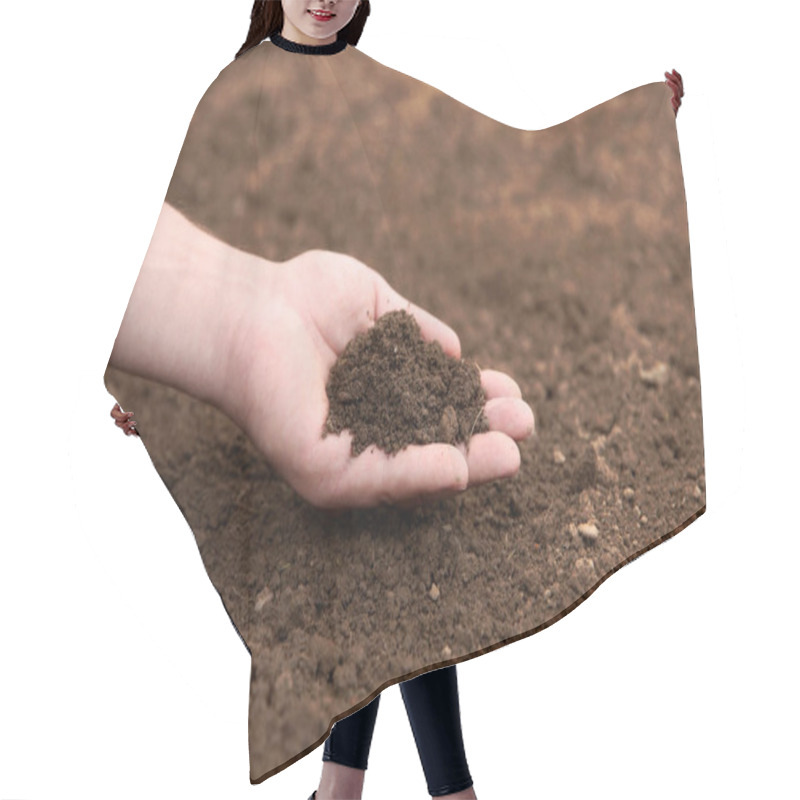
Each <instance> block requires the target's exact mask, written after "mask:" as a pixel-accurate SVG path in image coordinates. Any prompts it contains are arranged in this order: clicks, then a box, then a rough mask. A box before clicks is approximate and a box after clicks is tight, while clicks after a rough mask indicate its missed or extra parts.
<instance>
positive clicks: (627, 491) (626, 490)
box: [622, 486, 636, 503]
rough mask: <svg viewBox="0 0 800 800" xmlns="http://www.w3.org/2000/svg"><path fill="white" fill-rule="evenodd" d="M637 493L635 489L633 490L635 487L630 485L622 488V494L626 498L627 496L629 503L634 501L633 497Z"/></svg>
mask: <svg viewBox="0 0 800 800" xmlns="http://www.w3.org/2000/svg"><path fill="white" fill-rule="evenodd" d="M635 495H636V492H634V491H633V489H631V487H630V486H626V487H625V488H624V489H623V490H622V496H623V497H624V498H625V499H626V500H627V501H628V502H629V503H632V502H633V498H634V497H635Z"/></svg>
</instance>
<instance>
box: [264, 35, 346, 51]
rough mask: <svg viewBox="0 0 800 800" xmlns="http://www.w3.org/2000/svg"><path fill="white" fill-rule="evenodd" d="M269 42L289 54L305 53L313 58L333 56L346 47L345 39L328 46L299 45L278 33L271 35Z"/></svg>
mask: <svg viewBox="0 0 800 800" xmlns="http://www.w3.org/2000/svg"><path fill="white" fill-rule="evenodd" d="M269 40H270V41H271V42H272V43H273V44H274V45H276V46H277V47H280V48H281V49H282V50H288V51H289V52H290V53H305V54H306V55H313V56H317V55H319V56H327V55H333V54H334V53H340V52H341V51H342V50H344V49H345V47H347V40H346V39H337V40H336V41H335V42H330V43H329V44H300V43H299V42H293V41H292V40H291V39H287V38H286V37H285V36H281V35H280V33H273V34H272V36H270V37H269Z"/></svg>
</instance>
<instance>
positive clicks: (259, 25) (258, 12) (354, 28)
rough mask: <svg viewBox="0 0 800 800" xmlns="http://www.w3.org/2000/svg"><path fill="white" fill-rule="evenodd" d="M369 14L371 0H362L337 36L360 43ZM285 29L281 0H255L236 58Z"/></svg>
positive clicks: (353, 42)
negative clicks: (248, 24) (246, 31)
mask: <svg viewBox="0 0 800 800" xmlns="http://www.w3.org/2000/svg"><path fill="white" fill-rule="evenodd" d="M368 16H369V0H361V2H360V3H359V4H358V7H357V8H356V13H355V14H354V15H353V18H352V19H351V20H350V22H348V23H347V25H345V26H344V28H342V29H341V30H340V31H339V33H338V34H337V36H336V38H337V40H338V39H346V40H347V43H348V44H351V45H356V44H358V40H359V38H361V31H363V30H364V24H365V23H366V21H367V17H368ZM282 30H283V6H282V5H281V3H280V0H255V2H254V3H253V10H252V11H251V12H250V30H249V31H248V33H247V38H246V39H245V40H244V44H243V45H242V46H241V47H240V48H239V52H238V53H237V54H236V56H235V58H239V56H240V55H242V54H243V53H246V52H247V51H248V50H249V49H250V48H251V47H255V46H256V45H257V44H260V43H261V42H263V41H264V39H266V38H267V37H268V36H272V35H273V34H274V33H280V32H281V31H282Z"/></svg>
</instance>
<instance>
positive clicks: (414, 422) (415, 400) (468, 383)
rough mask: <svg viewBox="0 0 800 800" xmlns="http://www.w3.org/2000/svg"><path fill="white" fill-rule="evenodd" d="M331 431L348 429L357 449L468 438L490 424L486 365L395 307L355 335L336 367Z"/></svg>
mask: <svg viewBox="0 0 800 800" xmlns="http://www.w3.org/2000/svg"><path fill="white" fill-rule="evenodd" d="M326 388H327V392H328V400H329V401H330V411H329V413H328V419H327V423H326V430H325V435H327V434H328V433H337V434H338V433H341V432H342V431H344V430H349V431H350V432H351V433H352V434H353V444H352V448H351V452H352V454H353V456H357V455H358V454H359V453H361V452H363V451H364V450H365V449H366V448H367V447H369V446H370V445H372V444H375V445H377V446H378V447H379V448H380V449H381V450H384V451H385V452H387V453H389V454H393V453H397V452H399V451H400V450H402V449H403V448H405V447H407V446H408V445H410V444H432V443H434V442H444V443H446V444H457V443H460V442H463V443H467V442H469V439H470V437H471V436H472V435H473V434H475V433H483V432H484V431H488V430H489V422H488V420H487V419H486V415H485V414H484V413H483V406H484V404H485V403H486V396H485V395H484V392H483V388H482V386H481V377H480V369H479V368H478V365H477V364H475V363H474V362H470V361H465V360H463V359H456V358H451V357H450V356H448V355H447V354H446V353H445V352H444V350H443V349H442V346H441V345H440V344H439V343H438V342H426V341H425V340H424V339H423V338H422V331H421V330H420V327H419V325H418V323H417V321H416V320H415V319H414V317H412V316H411V314H409V313H408V312H406V311H391V312H389V313H388V314H384V315H383V316H382V317H380V318H379V319H378V320H377V321H376V323H375V325H373V326H372V327H371V328H370V329H369V330H368V331H365V332H364V333H361V334H359V335H358V336H356V337H355V338H354V339H352V340H351V341H350V342H349V344H348V345H347V347H346V348H345V349H344V352H343V353H342V354H341V355H340V356H339V358H338V360H337V361H336V363H335V364H334V365H333V367H332V368H331V372H330V376H329V378H328V385H327V387H326Z"/></svg>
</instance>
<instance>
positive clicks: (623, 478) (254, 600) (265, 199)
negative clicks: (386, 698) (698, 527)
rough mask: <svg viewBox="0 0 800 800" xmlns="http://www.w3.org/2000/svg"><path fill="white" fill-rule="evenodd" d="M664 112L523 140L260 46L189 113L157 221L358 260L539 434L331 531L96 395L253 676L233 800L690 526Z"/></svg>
mask: <svg viewBox="0 0 800 800" xmlns="http://www.w3.org/2000/svg"><path fill="white" fill-rule="evenodd" d="M669 97H670V93H669V90H668V89H667V88H666V87H665V86H664V85H663V84H651V85H648V86H644V87H641V88H639V89H635V90H633V91H632V92H628V93H626V94H624V95H621V96H620V97H618V98H616V99H614V100H612V101H609V102H608V103H605V104H603V105H601V106H598V107H596V108H594V109H591V110H589V111H587V112H586V113H584V114H582V115H580V116H579V117H576V118H575V119H573V120H569V121H567V122H565V123H563V124H561V125H558V126H555V127H553V128H549V129H547V130H545V131H539V132H527V131H520V130H518V129H515V128H510V127H507V126H505V125H502V124H501V123H499V122H496V121H494V120H491V119H489V118H487V117H485V116H483V115H481V114H479V113H478V112H476V111H474V110H471V109H469V108H468V107H466V106H463V105H461V104H460V103H458V102H456V101H455V100H452V99H451V98H448V97H447V96H446V95H443V94H442V93H440V92H438V91H437V90H435V89H432V88H431V87H428V86H426V85H425V84H422V83H420V82H418V81H416V80H413V79H411V78H409V77H407V76H405V75H402V74H401V73H397V72H393V71H392V70H389V69H387V68H385V67H382V66H381V65H379V64H377V62H374V61H372V60H371V59H370V58H368V57H367V56H366V55H364V54H362V53H360V52H358V51H355V50H353V49H352V48H348V49H347V50H346V51H344V52H343V53H340V54H337V55H335V56H324V57H323V56H305V55H299V54H296V53H289V52H286V51H283V50H279V49H278V48H276V47H275V46H274V45H272V44H271V43H270V42H264V43H262V44H261V45H259V46H258V47H257V48H255V49H254V50H253V51H251V52H250V53H248V54H247V55H246V56H244V57H242V58H241V59H239V60H238V61H237V62H234V63H233V64H232V65H231V66H230V67H228V68H227V69H226V70H225V71H223V73H221V74H220V77H219V78H218V79H217V81H216V82H215V83H214V84H213V85H212V87H211V88H210V89H209V91H208V92H207V94H206V95H205V97H204V98H203V100H202V101H201V103H200V105H199V107H198V111H197V113H196V114H195V116H194V118H193V120H192V123H191V126H190V130H189V134H188V136H187V140H186V142H185V144H184V147H183V149H182V151H181V154H180V157H179V160H178V164H177V167H176V170H175V175H174V176H173V180H172V183H171V184H170V188H169V191H168V193H167V198H166V199H167V201H168V202H170V203H172V204H173V205H175V206H176V207H177V208H178V209H180V210H181V211H183V212H184V213H185V214H186V215H187V216H189V218H190V219H192V220H193V221H195V222H196V223H197V224H198V225H201V226H202V227H204V228H206V229H208V230H211V231H212V232H214V233H215V235H217V236H219V237H220V238H222V239H224V240H226V241H228V242H230V243H231V244H234V245H235V246H237V247H241V248H243V249H245V250H248V251H250V252H254V253H258V254H259V255H262V256H264V257H266V258H269V259H272V260H276V261H284V260H288V259H289V258H291V257H292V256H294V255H297V254H298V253H300V252H302V251H304V250H307V249H310V248H317V247H318V248H323V249H327V250H334V251H337V252H343V253H348V254H350V255H352V256H355V257H357V258H359V259H360V260H362V261H364V262H365V263H366V264H368V265H369V266H371V267H373V268H374V269H376V270H378V271H379V272H380V273H381V274H383V275H384V277H386V279H387V280H388V281H389V282H390V283H391V284H392V285H393V286H394V287H395V288H396V289H397V290H398V291H400V292H401V293H402V294H404V295H405V296H406V297H408V298H409V299H411V300H412V301H413V302H415V303H417V304H418V305H420V306H422V307H423V308H426V309H428V310H429V311H431V312H432V313H434V314H436V315H437V316H439V317H440V318H441V319H443V320H444V321H445V322H447V323H448V324H449V325H450V326H451V327H453V328H454V329H455V330H456V331H457V332H458V334H459V336H460V338H461V344H462V352H463V355H464V357H466V358H470V359H474V360H475V361H477V362H478V364H479V365H480V366H481V367H483V368H492V369H498V370H502V371H505V372H507V373H509V374H510V375H512V376H513V377H514V378H515V379H516V381H517V382H518V383H519V385H520V387H521V388H522V392H523V397H524V398H525V399H526V400H527V402H528V403H530V404H531V406H532V407H533V409H534V413H535V415H536V428H537V432H536V435H535V436H534V437H532V438H531V439H530V440H528V441H527V442H525V443H524V444H522V446H521V452H522V467H521V470H520V472H519V475H518V476H517V477H516V478H514V479H512V480H508V481H505V482H499V483H495V484H492V485H488V486H483V487H478V488H475V489H471V490H469V491H467V492H466V493H465V494H464V495H462V496H460V497H458V498H456V499H452V500H447V501H443V502H440V503H438V504H437V505H432V506H430V507H425V508H420V509H417V510H415V511H403V510H396V509H377V510H369V511H352V512H347V513H345V514H343V515H341V516H336V517H334V516H330V515H328V514H326V513H324V512H321V511H319V510H317V509H314V508H312V507H311V506H309V505H308V504H307V503H305V502H304V501H303V500H301V499H300V498H299V497H298V496H297V495H296V494H295V493H294V492H293V491H292V490H291V489H290V488H289V487H288V486H287V485H286V484H285V483H284V482H283V481H282V480H281V479H280V478H278V477H277V476H276V475H275V474H274V473H273V472H272V470H271V469H270V467H269V465H268V464H267V463H265V462H264V461H263V460H262V458H261V457H260V456H259V455H258V453H257V452H256V451H255V449H254V447H253V446H252V445H251V444H250V442H249V441H248V440H247V438H246V437H245V435H244V434H243V433H242V432H241V431H240V430H239V429H238V428H237V427H236V426H235V425H233V423H232V422H230V421H229V420H228V419H227V418H226V417H224V416H223V415H222V414H220V413H219V412H218V411H216V410H215V409H214V408H211V407H209V406H207V405H205V404H203V403H200V402H198V401H196V400H194V399H192V398H190V397H188V396H186V395H183V394H181V393H179V392H176V391H174V390H172V389H169V388H166V387H164V386H160V385H158V384H155V383H152V382H149V381H145V380H143V379H140V378H137V377H133V376H129V375H125V374H123V373H121V372H119V371H116V370H113V369H109V371H108V373H107V386H108V388H109V390H110V391H111V393H112V394H113V395H114V396H115V397H116V398H117V399H118V400H119V401H120V403H121V404H122V406H123V408H124V409H126V410H133V411H134V412H135V413H136V417H137V419H138V422H139V428H140V431H141V435H142V441H143V442H144V444H145V446H146V447H147V450H148V452H149V454H150V456H151V458H152V459H153V462H154V464H155V466H156V469H157V470H158V472H159V474H160V476H161V477H162V479H163V480H164V482H165V484H166V486H167V487H168V489H169V491H170V492H171V494H172V495H173V497H174V498H175V500H176V502H177V503H178V505H179V506H180V508H181V510H182V511H183V513H184V515H185V516H186V519H187V520H188V522H189V524H190V526H191V528H192V531H193V532H194V535H195V537H196V540H197V544H198V547H199V549H200V552H201V555H202V558H203V562H204V564H205V566H206V569H207V570H208V574H209V576H210V577H211V580H212V581H213V583H214V586H215V587H216V588H217V590H218V591H219V593H220V595H221V597H222V599H223V601H224V604H225V607H226V608H227V610H228V613H229V614H230V616H231V618H232V620H233V621H234V623H235V625H236V627H237V629H238V630H239V632H240V633H241V635H242V636H243V638H244V640H245V641H246V643H247V645H248V647H249V649H250V651H251V654H252V659H253V667H252V681H251V696H250V755H251V779H252V780H254V781H257V780H260V779H263V778H264V777H268V776H269V775H270V774H272V773H274V772H275V771H277V770H278V769H280V768H282V767H284V766H287V765H288V764H289V763H292V762H293V761H294V760H296V759H297V758H299V757H301V756H302V755H304V754H305V753H306V752H308V751H309V750H311V749H312V748H314V747H315V746H317V745H318V744H319V743H320V741H321V740H322V739H323V738H324V737H325V736H326V735H327V732H328V730H329V725H330V723H331V721H332V720H333V719H335V718H338V717H341V716H344V715H345V714H346V713H349V712H352V711H353V710H355V708H356V707H360V706H361V705H364V704H365V703H366V702H368V701H369V700H370V699H371V698H372V697H374V696H375V694H376V693H377V692H378V691H380V690H381V689H382V688H384V687H386V686H387V685H389V684H390V683H392V682H396V681H398V680H401V679H403V678H407V677H411V676H413V675H416V674H419V673H420V672H421V671H424V670H425V669H426V668H431V667H434V666H444V665H445V664H450V663H455V662H458V661H461V660H464V659H466V658H468V657H470V656H473V655H475V654H479V653H481V652H486V651H487V650H489V649H492V648H494V647H497V646H500V645H502V644H506V643H509V642H510V641H513V640H514V639H517V638H520V637H522V636H525V635H529V634H530V633H532V632H535V631H537V630H540V629H541V628H542V627H544V626H547V625H549V624H552V622H554V621H555V620H557V619H559V618H560V617H561V616H563V615H564V614H565V613H567V612H568V611H570V610H571V609H572V608H574V607H575V606H576V605H577V604H578V603H579V602H581V601H582V600H583V599H585V598H586V597H587V596H588V595H589V594H590V593H591V592H592V591H593V590H594V589H595V588H596V587H597V585H598V584H599V583H600V582H602V581H603V580H604V579H605V578H606V577H608V576H609V575H610V574H611V573H612V572H613V571H615V570H616V569H618V568H619V567H620V566H621V565H622V564H624V563H625V562H626V561H628V560H630V559H632V558H633V557H635V556H637V555H639V554H641V553H642V552H644V551H645V550H647V549H649V548H650V547H652V546H654V545H655V544H657V543H658V542H660V541H663V540H664V539H665V538H667V537H669V536H670V535H671V534H673V533H674V532H676V531H677V530H680V529H681V528H682V527H683V526H684V525H685V524H686V523H687V522H688V521H690V520H691V519H693V518H694V517H696V516H697V515H698V514H699V513H702V511H703V510H704V508H705V481H704V463H703V438H702V420H701V405H700V383H699V372H698V360H697V351H696V334H695V326H694V309H693V301H692V288H691V270H690V264H689V242H688V228H687V218H686V205H685V198H684V193H683V181H682V173H681V168H680V160H679V153H678V143H677V138H676V131H675V125H674V122H673V117H672V110H671V108H670V103H669ZM633 600H634V599H633V598H632V601H633Z"/></svg>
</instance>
